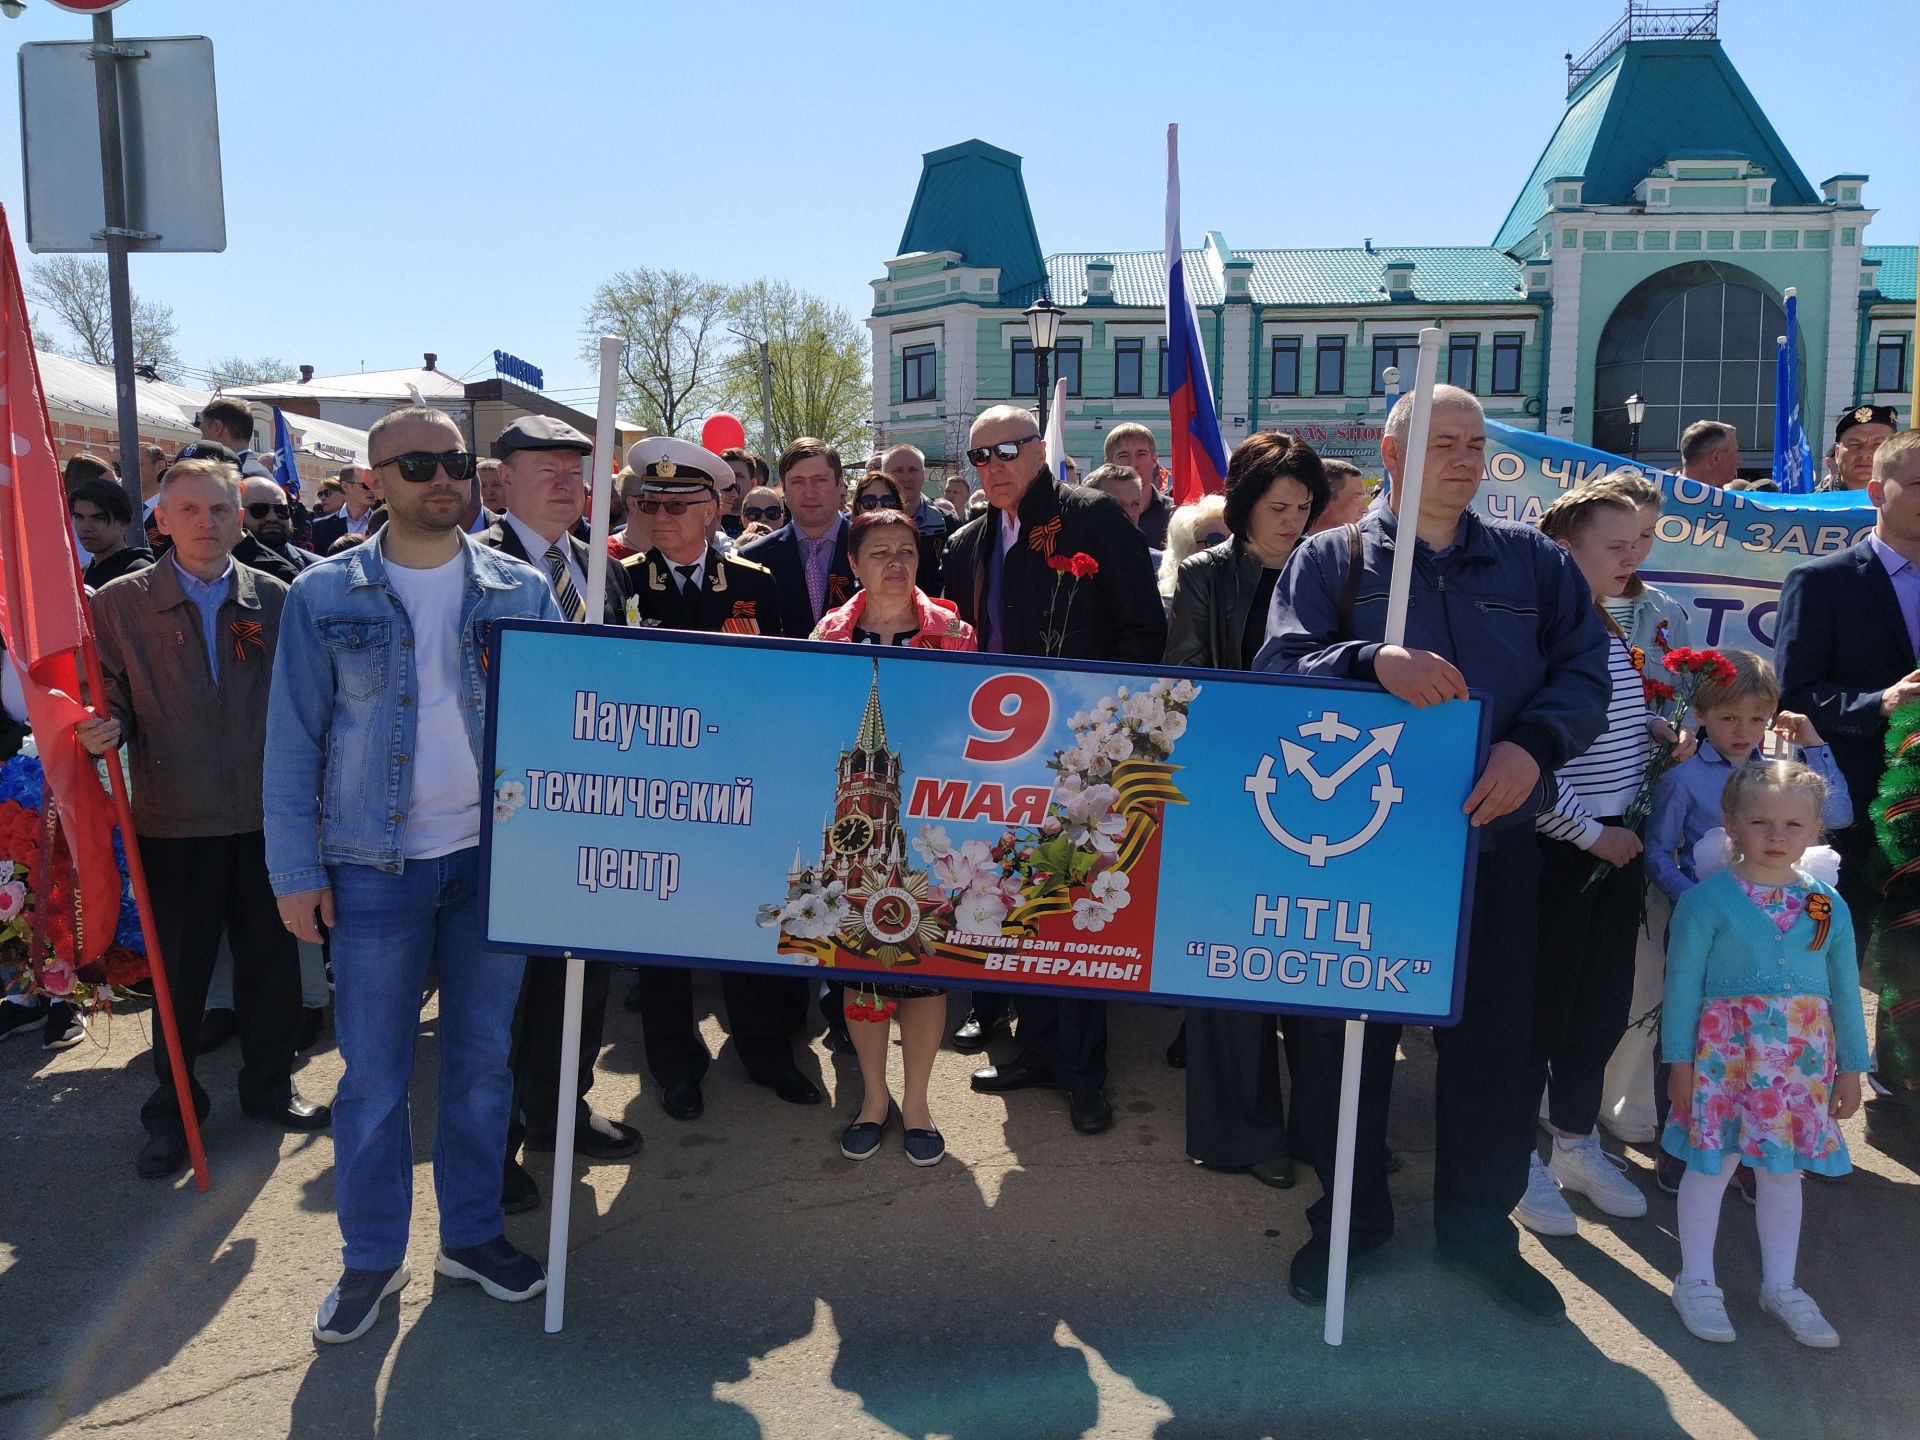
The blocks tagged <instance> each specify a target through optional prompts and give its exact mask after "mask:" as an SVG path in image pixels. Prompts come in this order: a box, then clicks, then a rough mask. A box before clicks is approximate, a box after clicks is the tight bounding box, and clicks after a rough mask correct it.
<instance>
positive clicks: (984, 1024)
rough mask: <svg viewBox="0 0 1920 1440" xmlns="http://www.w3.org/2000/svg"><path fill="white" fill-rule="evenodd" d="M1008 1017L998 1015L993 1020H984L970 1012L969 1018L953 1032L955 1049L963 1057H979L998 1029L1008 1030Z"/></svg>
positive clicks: (968, 1013)
mask: <svg viewBox="0 0 1920 1440" xmlns="http://www.w3.org/2000/svg"><path fill="white" fill-rule="evenodd" d="M1006 1024H1007V1021H1006V1017H1005V1016H1002V1015H996V1016H994V1017H993V1019H991V1020H982V1019H981V1018H980V1017H979V1016H978V1015H977V1014H975V1013H974V1012H973V1011H971V1010H969V1011H968V1012H967V1018H966V1019H964V1020H962V1021H961V1022H960V1028H959V1029H957V1030H955V1031H954V1032H953V1048H954V1049H956V1050H958V1051H959V1052H960V1053H961V1054H962V1055H977V1054H979V1053H980V1052H981V1051H982V1050H984V1049H986V1048H987V1042H988V1041H989V1040H991V1039H992V1038H993V1032H994V1031H995V1030H996V1029H1005V1028H1006Z"/></svg>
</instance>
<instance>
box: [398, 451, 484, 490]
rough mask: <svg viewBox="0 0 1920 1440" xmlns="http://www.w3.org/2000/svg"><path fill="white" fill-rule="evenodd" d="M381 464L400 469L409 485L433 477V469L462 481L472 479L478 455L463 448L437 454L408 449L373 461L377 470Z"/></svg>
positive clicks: (424, 482) (401, 475)
mask: <svg viewBox="0 0 1920 1440" xmlns="http://www.w3.org/2000/svg"><path fill="white" fill-rule="evenodd" d="M382 465H392V466H394V467H396V468H397V469H398V470H399V471H400V478H401V479H402V480H404V481H406V482H407V483H408V484H409V485H424V484H426V483H427V482H428V481H429V480H431V479H433V472H434V471H435V470H444V471H446V472H447V478H448V479H449V480H456V481H460V482H462V483H464V482H466V481H468V480H471V479H473V476H474V472H475V471H476V470H477V469H478V468H479V465H480V457H479V456H478V455H473V454H469V453H468V452H467V451H465V450H442V451H440V452H439V453H438V454H435V453H434V452H432V451H430V450H409V451H407V453H406V454H404V455H394V456H390V457H389V458H387V459H385V460H376V461H374V462H373V468H374V469H376V470H378V469H379V468H380V467H381V466H382Z"/></svg>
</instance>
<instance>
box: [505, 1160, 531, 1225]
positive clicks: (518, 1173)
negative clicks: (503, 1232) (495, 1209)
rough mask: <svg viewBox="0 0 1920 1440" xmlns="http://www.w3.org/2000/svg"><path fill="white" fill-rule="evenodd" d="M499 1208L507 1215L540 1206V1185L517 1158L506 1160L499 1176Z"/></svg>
mask: <svg viewBox="0 0 1920 1440" xmlns="http://www.w3.org/2000/svg"><path fill="white" fill-rule="evenodd" d="M500 1208H501V1209H502V1210H504V1211H506V1213H507V1214H509V1215H520V1214H524V1213H525V1212H526V1211H528V1210H537V1209H539V1208H540V1186H539V1184H538V1183H537V1182H536V1181H535V1180H534V1178H533V1176H531V1175H529V1174H528V1173H527V1169H526V1167H525V1166H524V1165H522V1164H521V1163H520V1162H519V1161H518V1160H509V1161H507V1168H506V1173H505V1174H504V1175H502V1176H501V1177H500Z"/></svg>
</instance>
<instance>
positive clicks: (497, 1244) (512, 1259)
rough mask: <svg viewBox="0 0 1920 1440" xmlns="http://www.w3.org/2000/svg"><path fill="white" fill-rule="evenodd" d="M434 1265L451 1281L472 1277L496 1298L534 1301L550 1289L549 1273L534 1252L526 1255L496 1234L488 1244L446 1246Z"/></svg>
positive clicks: (504, 1237) (503, 1237) (502, 1236)
mask: <svg viewBox="0 0 1920 1440" xmlns="http://www.w3.org/2000/svg"><path fill="white" fill-rule="evenodd" d="M433 1268H434V1269H435V1270H437V1271H439V1273H440V1274H442V1275H445V1276H446V1277H447V1278H448V1279H449V1280H471V1281H473V1282H474V1283H475V1284H476V1285H478V1286H479V1287H480V1288H481V1289H482V1290H484V1291H486V1292H487V1294H489V1295H491V1296H492V1297H493V1298H494V1299H496V1300H510V1301H520V1300H531V1299H532V1298H533V1297H534V1296H536V1295H538V1294H539V1293H540V1292H541V1291H542V1290H544V1289H546V1288H547V1272H546V1271H545V1270H543V1269H542V1268H541V1267H540V1262H539V1261H538V1260H535V1259H534V1258H533V1257H532V1256H531V1255H523V1254H521V1253H520V1251H518V1250H516V1249H514V1248H513V1246H512V1245H511V1244H509V1243H508V1241H507V1237H506V1236H504V1235H496V1236H494V1238H493V1239H491V1240H489V1241H487V1243H486V1244H484V1245H466V1246H463V1247H461V1248H460V1249H458V1250H448V1249H446V1248H444V1247H442V1249H441V1251H440V1254H439V1255H438V1256H437V1257H436V1258H435V1260H434V1262H433Z"/></svg>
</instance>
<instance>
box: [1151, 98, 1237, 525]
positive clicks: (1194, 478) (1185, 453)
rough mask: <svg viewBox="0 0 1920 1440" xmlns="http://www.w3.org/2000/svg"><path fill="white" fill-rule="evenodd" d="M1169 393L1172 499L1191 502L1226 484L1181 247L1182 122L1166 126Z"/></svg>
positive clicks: (1217, 422) (1215, 415)
mask: <svg viewBox="0 0 1920 1440" xmlns="http://www.w3.org/2000/svg"><path fill="white" fill-rule="evenodd" d="M1166 381H1167V396H1168V406H1169V408H1170V409H1171V411H1172V419H1173V447H1172V453H1171V455H1170V456H1169V457H1168V458H1169V459H1171V460H1172V461H1173V500H1174V503H1175V504H1176V505H1189V504H1192V503H1193V502H1194V501H1195V500H1198V499H1199V498H1200V497H1201V496H1202V495H1205V494H1209V493H1213V494H1217V493H1219V492H1220V491H1222V490H1224V489H1225V488H1226V478H1227V447H1226V446H1225V445H1224V444H1222V443H1221V440H1220V416H1219V413H1218V412H1217V411H1215V409H1214V408H1213V382H1212V381H1211V380H1209V379H1208V378H1207V356H1206V351H1205V350H1203V349H1202V348H1201V345H1200V320H1199V317H1198V316H1197V315H1195V314H1194V310H1193V297H1192V296H1191V295H1190V294H1188V292H1187V275H1186V255H1185V253H1184V252H1183V251H1182V250H1181V248H1180V127H1179V126H1178V125H1169V126H1167V375H1166Z"/></svg>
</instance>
